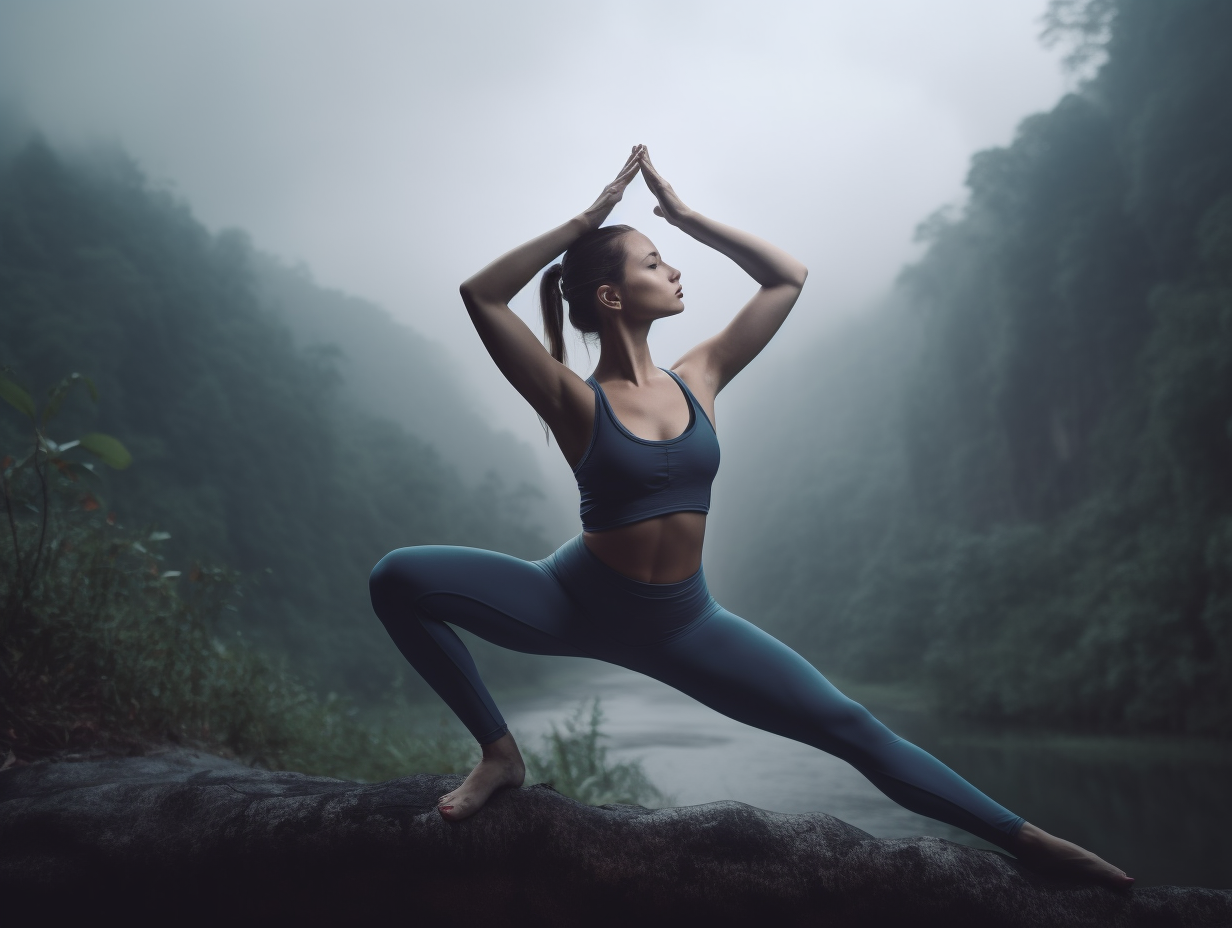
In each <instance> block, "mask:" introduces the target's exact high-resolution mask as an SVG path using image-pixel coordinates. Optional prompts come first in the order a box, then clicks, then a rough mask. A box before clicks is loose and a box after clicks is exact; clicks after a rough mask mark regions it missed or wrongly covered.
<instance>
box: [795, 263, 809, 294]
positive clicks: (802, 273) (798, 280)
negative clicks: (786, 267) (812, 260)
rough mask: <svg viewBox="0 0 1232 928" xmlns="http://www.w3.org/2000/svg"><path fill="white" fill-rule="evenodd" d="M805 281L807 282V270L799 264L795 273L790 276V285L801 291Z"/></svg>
mask: <svg viewBox="0 0 1232 928" xmlns="http://www.w3.org/2000/svg"><path fill="white" fill-rule="evenodd" d="M806 280H808V268H807V267H805V266H804V265H803V264H801V265H800V267H799V269H798V270H797V271H796V273H795V274H794V275H792V284H793V285H794V286H795V288H796V289H797V290H803V289H804V282H805V281H806Z"/></svg>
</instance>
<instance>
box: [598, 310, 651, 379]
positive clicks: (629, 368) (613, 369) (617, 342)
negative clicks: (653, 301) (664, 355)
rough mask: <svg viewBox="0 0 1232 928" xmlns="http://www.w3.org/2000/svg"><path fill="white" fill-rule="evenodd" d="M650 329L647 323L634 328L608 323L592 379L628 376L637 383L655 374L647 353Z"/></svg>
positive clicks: (648, 350)
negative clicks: (647, 339) (642, 326)
mask: <svg viewBox="0 0 1232 928" xmlns="http://www.w3.org/2000/svg"><path fill="white" fill-rule="evenodd" d="M649 332H650V326H649V325H647V326H646V327H645V328H639V329H638V330H636V331H634V330H630V329H628V328H625V327H624V326H611V327H609V328H608V329H606V330H605V331H604V332H602V333H601V335H600V344H601V346H602V347H601V348H600V351H599V363H598V364H597V365H596V366H595V374H594V376H595V379H596V380H627V381H629V382H630V383H632V384H634V385H636V386H639V387H640V386H641V385H643V384H645V383H647V382H648V381H649V380H651V379H652V378H653V377H654V376H655V375H657V374H658V372H659V369H658V368H657V367H655V363H654V360H653V359H652V358H651V357H650V345H649V344H647V342H646V336H647V335H648V334H649Z"/></svg>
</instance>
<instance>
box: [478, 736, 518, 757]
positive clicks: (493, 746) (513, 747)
mask: <svg viewBox="0 0 1232 928" xmlns="http://www.w3.org/2000/svg"><path fill="white" fill-rule="evenodd" d="M480 750H481V751H482V753H483V759H484V760H490V761H504V762H520V761H521V760H522V752H521V751H519V750H518V744H517V742H516V741H514V740H513V735H512V734H510V733H509V732H505V734H503V735H501V736H500V737H499V738H497V739H496V740H495V741H491V742H489V743H488V744H484V745H481V746H480Z"/></svg>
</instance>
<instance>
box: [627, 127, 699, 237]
mask: <svg viewBox="0 0 1232 928" xmlns="http://www.w3.org/2000/svg"><path fill="white" fill-rule="evenodd" d="M638 161H639V163H640V165H641V168H642V178H643V179H644V180H645V181H646V186H647V187H649V188H650V192H651V193H653V194H654V195H655V199H656V200H658V201H659V205H658V206H656V207H655V208H654V214H655V215H656V216H661V217H662V218H664V219H666V220H667V221H668V222H669V223H671V224H672V225H674V226H678V225H680V223H681V221H682V220H683V219H684V217H685V214H687V213H688V211H689V208H688V207H687V206H685V205H684V203H683V202H681V199H680V197H678V196H676V191H675V190H673V189H672V185H671V184H669V183H668V182H667V181H665V180H664V179H663V176H662V175H661V174H660V173H659V172H658V171H656V170H655V166H654V165H653V164H651V163H650V152H649V151H648V150H647V149H646V146H645V145H643V146H641V153H640V154H639V155H638Z"/></svg>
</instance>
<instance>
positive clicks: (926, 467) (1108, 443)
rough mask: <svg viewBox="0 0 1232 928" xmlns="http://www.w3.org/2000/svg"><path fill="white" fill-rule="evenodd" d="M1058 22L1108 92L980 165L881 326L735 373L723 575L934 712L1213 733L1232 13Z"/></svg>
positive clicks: (774, 616) (838, 663)
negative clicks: (772, 366) (1090, 56)
mask: <svg viewBox="0 0 1232 928" xmlns="http://www.w3.org/2000/svg"><path fill="white" fill-rule="evenodd" d="M1067 9H1068V8H1067ZM1074 9H1077V10H1078V11H1080V12H1081V13H1082V16H1084V17H1086V18H1085V20H1084V19H1079V20H1078V26H1079V27H1082V26H1085V27H1086V28H1087V32H1086V34H1087V35H1088V36H1098V35H1099V34H1100V33H1101V29H1102V28H1105V27H1107V28H1109V29H1110V38H1109V40H1108V42H1107V46H1106V53H1107V59H1106V62H1105V63H1104V64H1103V65H1102V67H1101V68H1100V70H1099V71H1098V73H1097V75H1096V76H1095V77H1094V78H1093V79H1091V80H1089V81H1088V82H1087V83H1086V84H1085V86H1084V87H1083V88H1082V89H1081V91H1080V92H1077V93H1073V94H1071V95H1069V96H1066V97H1065V98H1064V99H1062V100H1061V101H1060V102H1059V103H1058V104H1057V105H1056V107H1055V108H1054V109H1053V110H1052V111H1051V112H1047V113H1041V114H1038V115H1034V116H1031V117H1029V118H1028V119H1026V120H1024V121H1023V122H1022V124H1021V125H1020V127H1019V129H1018V132H1017V135H1016V137H1015V139H1014V141H1013V143H1012V144H1011V145H1009V146H1008V147H1006V148H1002V149H993V150H990V151H984V152H980V153H979V154H977V155H976V156H975V157H974V158H973V159H972V162H971V169H970V173H969V175H968V179H967V186H968V189H969V198H968V201H967V203H966V204H965V206H964V207H963V208H962V209H961V210H960V211H958V212H956V213H953V212H949V211H943V212H940V213H938V214H937V215H935V216H934V217H932V218H931V219H929V220H928V221H927V222H925V223H924V224H923V225H922V226H921V228H920V235H921V238H922V240H923V241H924V242H925V243H926V245H927V250H926V253H925V254H924V256H923V257H922V258H921V259H920V260H919V261H918V262H917V263H916V264H914V265H913V266H911V267H909V268H908V269H907V270H906V271H905V272H904V273H903V275H902V277H901V280H900V283H899V287H898V291H897V293H896V295H895V298H894V300H892V301H891V302H890V304H889V305H888V306H887V307H886V308H884V309H883V310H881V311H879V312H877V313H875V314H873V315H872V316H870V317H868V318H864V319H859V320H855V321H852V322H850V323H849V324H848V325H847V326H846V328H845V329H844V330H843V331H841V332H839V333H837V334H832V335H831V336H829V337H828V338H827V340H826V341H824V342H823V343H821V344H818V345H815V346H811V350H809V351H807V352H805V351H800V352H798V354H797V355H796V357H797V359H798V360H797V363H796V364H795V367H794V370H785V369H782V368H780V369H779V370H776V371H774V372H757V373H751V374H750V376H751V378H752V384H753V388H752V389H751V391H750V392H752V393H754V394H755V401H753V402H746V403H745V404H744V408H743V409H742V410H740V411H738V412H735V413H733V415H732V416H731V417H730V418H729V422H728V427H729V428H728V431H729V433H730V432H736V431H739V432H741V433H742V434H744V435H746V436H747V437H748V440H747V441H746V442H745V443H744V444H742V446H741V447H738V448H731V450H730V451H729V449H728V447H725V448H724V455H725V463H724V468H725V471H726V473H725V475H724V477H723V478H721V479H725V480H727V481H728V482H729V485H731V486H733V487H735V488H736V489H735V490H734V491H733V492H732V494H731V495H732V496H733V497H734V499H733V502H732V504H731V507H732V512H731V513H730V514H729V515H728V516H725V518H727V519H728V521H729V522H730V523H733V524H739V525H741V526H742V529H741V532H740V537H739V538H738V539H735V540H730V539H727V538H723V537H718V538H716V540H715V542H714V544H713V545H712V547H711V549H710V550H711V551H712V553H713V555H712V557H711V558H710V567H711V572H712V573H715V574H722V575H724V577H725V581H724V584H725V587H726V588H727V589H730V590H731V591H732V593H731V594H730V597H729V598H730V600H731V602H730V605H731V606H732V608H735V609H736V610H737V611H743V612H742V614H745V615H747V616H748V617H749V618H751V619H753V620H754V621H764V622H765V623H766V624H767V626H768V627H770V628H771V629H773V630H775V631H777V632H780V633H782V634H783V635H784V636H785V637H786V639H787V640H788V641H789V642H790V643H792V644H793V645H795V646H796V647H798V648H800V649H802V650H803V651H805V652H806V653H807V654H808V655H809V656H810V657H811V658H813V659H814V660H815V661H817V663H818V665H819V666H820V667H821V668H822V669H823V671H830V672H834V673H841V674H843V675H851V674H856V675H859V676H862V677H864V678H866V679H875V680H889V679H901V678H903V677H908V678H915V679H918V680H922V681H924V682H927V683H928V684H929V685H930V686H931V687H932V688H933V691H934V693H935V694H937V695H938V696H939V697H940V699H939V705H940V706H941V708H942V709H943V710H944V709H948V710H950V711H957V712H962V713H965V714H968V715H972V716H979V717H984V718H990V719H1000V720H1016V721H1020V722H1039V723H1047V724H1052V725H1059V726H1067V727H1072V728H1079V729H1088V730H1096V729H1098V730H1105V731H1107V730H1122V731H1160V732H1165V731H1166V732H1194V733H1206V734H1220V735H1223V736H1228V735H1232V441H1230V437H1232V56H1230V55H1228V53H1227V52H1228V37H1229V36H1230V35H1232V5H1229V4H1227V3H1224V2H1222V0H1175V2H1169V3H1157V2H1154V0H1115V2H1109V3H1089V4H1085V5H1080V6H1078V7H1075V8H1074ZM1079 37H1080V36H1079ZM1088 50H1090V49H1088ZM771 373H772V374H773V376H770V374H771ZM767 410H774V414H772V415H771V414H769V413H768V412H767ZM784 448H790V449H792V452H793V453H791V454H783V453H782V450H783V449H784Z"/></svg>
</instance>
